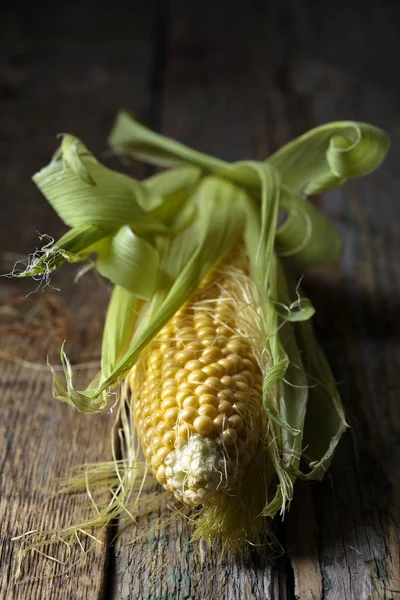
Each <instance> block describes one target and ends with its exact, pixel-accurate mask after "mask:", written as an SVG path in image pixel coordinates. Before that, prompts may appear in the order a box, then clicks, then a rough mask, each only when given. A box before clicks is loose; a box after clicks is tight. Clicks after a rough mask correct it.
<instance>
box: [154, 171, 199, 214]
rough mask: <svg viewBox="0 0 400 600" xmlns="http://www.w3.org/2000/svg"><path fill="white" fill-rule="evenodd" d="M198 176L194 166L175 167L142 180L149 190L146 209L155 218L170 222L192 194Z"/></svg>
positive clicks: (197, 181)
mask: <svg viewBox="0 0 400 600" xmlns="http://www.w3.org/2000/svg"><path fill="white" fill-rule="evenodd" d="M200 177H201V171H200V169H197V168H196V167H177V168H176V169H169V170H167V171H162V172H161V173H157V174H156V175H153V176H152V177H148V178H147V179H145V180H144V181H143V185H144V187H145V188H146V190H147V191H148V192H149V194H148V196H147V198H148V200H149V202H148V205H147V207H146V209H147V210H148V211H149V213H150V214H151V215H152V216H153V217H154V218H155V219H158V220H159V221H162V222H163V223H166V224H170V223H171V222H172V221H173V219H174V218H175V217H176V215H177V214H178V213H179V211H180V210H181V209H182V208H183V206H184V205H185V203H186V202H187V200H188V199H189V198H190V197H191V196H192V195H193V192H194V190H195V188H196V185H197V184H198V183H199V181H200Z"/></svg>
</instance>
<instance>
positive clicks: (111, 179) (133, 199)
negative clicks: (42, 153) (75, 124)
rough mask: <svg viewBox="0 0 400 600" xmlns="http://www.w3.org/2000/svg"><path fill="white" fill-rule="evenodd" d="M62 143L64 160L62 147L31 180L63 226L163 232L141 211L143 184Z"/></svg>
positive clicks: (75, 143)
mask: <svg viewBox="0 0 400 600" xmlns="http://www.w3.org/2000/svg"><path fill="white" fill-rule="evenodd" d="M65 139H67V141H68V144H67V148H68V153H67V154H66V156H64V146H63V144H62V145H61V149H60V151H59V152H58V153H57V154H56V159H55V160H54V159H53V160H52V161H51V162H50V164H49V165H48V166H47V167H45V168H44V169H42V170H41V171H39V172H38V173H36V175H34V177H33V180H34V182H35V183H36V185H37V186H38V188H39V189H40V190H41V192H42V193H43V194H44V195H45V196H46V198H47V200H48V201H49V203H50V204H51V205H52V207H53V208H54V210H55V211H56V212H57V214H58V215H59V216H60V218H61V219H62V220H63V221H64V223H66V224H67V225H69V226H70V227H77V226H78V227H80V226H97V227H100V228H107V229H109V230H112V229H115V228H117V227H120V226H121V225H126V224H127V225H130V226H131V227H132V228H133V229H134V231H135V232H136V233H138V234H143V233H157V232H163V231H165V229H166V228H165V225H164V224H163V223H161V222H159V221H157V220H156V219H154V218H153V217H151V216H150V215H149V214H148V213H146V211H145V210H144V209H143V208H142V205H144V204H145V196H146V194H148V192H147V191H146V188H145V187H144V186H143V185H142V184H140V183H139V182H138V181H135V180H134V179H132V178H131V177H128V176H127V175H123V174H120V173H117V172H115V171H112V170H111V169H107V168H106V167H104V166H103V165H101V164H100V163H99V162H97V160H96V159H95V158H94V156H93V155H92V154H90V153H89V151H88V150H87V149H86V147H85V146H84V145H83V144H82V142H80V140H78V139H77V138H73V137H72V136H65ZM71 165H72V166H71Z"/></svg>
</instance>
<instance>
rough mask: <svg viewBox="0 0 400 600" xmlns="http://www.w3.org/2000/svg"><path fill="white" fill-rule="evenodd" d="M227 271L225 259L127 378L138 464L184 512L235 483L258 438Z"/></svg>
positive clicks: (258, 405) (244, 344)
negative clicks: (144, 466)
mask: <svg viewBox="0 0 400 600" xmlns="http://www.w3.org/2000/svg"><path fill="white" fill-rule="evenodd" d="M236 262H237V260H236ZM229 263H230V264H229ZM230 266H232V258H230V260H228V263H226V262H224V263H223V265H222V267H221V268H219V269H218V268H217V269H216V270H214V272H213V273H212V274H211V276H210V277H209V278H208V279H207V280H206V281H204V282H203V284H202V286H201V287H200V288H199V290H198V291H197V292H196V293H195V294H194V296H192V298H191V299H190V300H189V301H188V302H187V303H186V304H185V305H184V306H183V307H182V308H181V309H180V310H179V311H178V312H177V313H176V314H175V316H174V317H173V319H172V320H171V321H170V322H169V323H168V324H167V325H166V326H165V327H164V328H163V329H162V330H161V332H160V333H159V335H158V336H157V337H156V338H155V340H154V341H153V342H152V344H151V345H150V348H149V349H148V351H147V352H146V353H145V355H144V356H143V357H142V358H141V359H140V361H139V363H138V364H137V365H136V366H135V367H134V368H133V369H132V372H131V375H130V387H131V390H132V396H133V410H134V417H135V422H136V426H137V430H138V435H139V439H140V440H141V444H142V448H143V451H144V454H145V456H146V460H147V462H148V464H150V466H151V469H152V471H153V473H154V474H155V476H156V478H157V480H158V482H159V483H160V484H162V485H163V486H164V487H165V488H166V489H167V490H169V491H171V492H173V493H174V494H175V496H176V498H177V499H179V500H180V501H183V502H184V503H186V504H188V505H191V506H197V505H199V504H204V503H211V502H213V501H214V500H215V499H216V497H217V495H218V494H221V493H224V492H226V491H228V490H231V489H233V488H234V487H235V486H236V485H237V484H238V483H239V482H240V481H241V479H242V477H243V474H244V473H245V471H246V468H247V467H248V465H249V463H250V462H251V461H252V459H253V458H254V456H255V454H256V452H257V448H258V445H259V440H260V434H261V426H262V418H261V414H262V374H261V370H260V367H259V364H258V361H257V359H256V356H255V354H254V352H253V350H252V348H251V345H250V343H249V342H248V341H247V339H245V337H244V336H243V335H241V334H240V333H239V332H238V330H237V321H238V318H239V315H238V303H237V302H235V301H234V300H233V295H234V293H235V292H234V290H233V284H234V281H233V280H232V273H231V271H230V269H229V267H230Z"/></svg>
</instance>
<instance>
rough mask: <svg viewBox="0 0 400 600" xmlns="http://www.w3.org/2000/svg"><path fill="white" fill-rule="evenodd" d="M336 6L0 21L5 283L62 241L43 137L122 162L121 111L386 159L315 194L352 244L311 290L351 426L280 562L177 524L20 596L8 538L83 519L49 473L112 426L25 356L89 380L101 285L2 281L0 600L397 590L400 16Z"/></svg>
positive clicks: (218, 138) (89, 280) (178, 5)
mask: <svg viewBox="0 0 400 600" xmlns="http://www.w3.org/2000/svg"><path fill="white" fill-rule="evenodd" d="M139 4H140V6H139ZM330 6H331V7H332V8H331V10H328V9H327V3H324V2H320V1H317V0H308V1H306V0H303V1H298V2H295V1H294V0H276V1H275V2H269V3H268V2H262V1H261V0H259V1H256V0H253V1H247V2H241V3H239V2H235V1H234V0H231V1H230V2H222V1H221V2H218V1H216V0H212V1H211V0H202V2H198V3H197V2H194V1H193V2H190V1H188V0H171V1H170V2H169V3H168V2H164V1H163V0H159V1H157V0H147V1H146V2H141V3H138V2H132V0H130V1H123V0H114V1H113V2H95V1H94V0H89V1H88V2H85V3H78V2H66V3H57V2H52V3H48V2H46V3H45V2H42V3H33V4H31V5H30V6H29V7H26V8H25V9H22V8H20V7H18V6H17V3H9V9H8V10H7V12H6V13H5V14H4V15H3V17H2V19H1V25H0V30H1V31H0V49H1V52H0V104H1V110H0V156H1V160H0V189H1V195H0V198H1V208H2V227H1V231H0V236H1V239H0V250H1V255H0V260H1V270H2V271H3V272H7V271H10V270H11V268H12V265H13V263H14V261H15V260H16V259H17V258H18V257H20V256H21V255H22V256H24V255H26V254H27V253H29V252H31V251H32V250H34V249H35V248H36V246H37V245H38V244H39V242H38V234H37V232H38V231H39V232H42V233H48V234H52V235H54V236H55V237H57V236H58V235H59V234H60V233H62V232H63V230H64V229H63V225H62V224H61V223H60V221H59V220H58V219H57V218H56V216H55V215H54V214H53V212H52V210H51V208H50V207H49V206H48V205H47V204H46V202H45V200H44V199H43V198H42V197H41V196H40V194H39V192H38V191H37V190H36V189H35V187H34V185H33V184H32V183H31V181H30V177H31V175H32V174H33V173H34V172H35V171H36V170H38V169H39V168H40V167H42V166H44V165H45V164H47V162H48V160H49V158H50V157H51V155H52V152H53V151H54V149H55V148H56V145H57V140H56V137H55V136H56V134H57V133H59V132H66V131H67V132H71V133H74V134H76V135H78V136H79V137H81V138H82V139H83V140H84V141H85V142H86V144H87V145H88V146H89V148H90V149H91V150H92V151H93V152H94V153H95V154H97V156H99V157H102V158H103V159H104V160H105V161H106V162H108V164H110V165H112V166H116V165H117V161H116V160H115V159H113V158H110V157H109V155H108V154H107V147H106V136H107V133H108V131H109V129H110V127H111V124H112V120H113V118H114V115H115V113H116V111H117V110H118V109H119V108H122V107H127V108H129V109H131V110H133V111H134V112H135V113H136V114H137V115H139V116H140V117H141V118H142V119H143V120H145V121H146V122H147V123H149V124H150V125H151V126H153V127H156V128H159V129H160V130H162V131H163V132H165V133H166V134H168V135H171V136H174V137H176V138H178V139H180V140H182V141H183V142H187V143H188V144H190V145H192V146H194V147H196V148H199V149H200V150H204V151H207V152H209V153H211V154H215V155H217V156H221V157H223V158H225V159H227V160H235V159H240V158H250V157H253V158H256V159H261V158H263V157H265V156H266V155H268V154H269V153H270V152H272V151H274V150H275V149H276V148H277V147H279V146H280V145H282V144H284V143H285V142H287V141H288V140H290V139H291V138H293V137H295V136H297V135H299V134H300V133H302V132H304V131H305V130H307V129H309V128H311V127H312V126H314V125H317V124H319V123H323V122H326V121H330V120H336V119H356V120H365V121H369V122H372V123H375V124H377V125H380V126H382V127H383V128H385V129H386V130H388V131H389V132H390V134H391V136H392V141H393V147H392V151H391V153H390V155H389V157H388V159H387V160H386V162H385V164H384V166H383V167H382V168H381V169H380V170H379V171H378V172H376V173H375V174H373V175H372V176H370V177H368V178H366V179H363V180H361V181H357V182H355V183H350V184H347V185H345V186H344V187H343V188H341V189H340V190H335V191H333V192H331V193H328V194H326V195H324V196H323V197H322V198H320V199H319V204H320V207H321V209H322V210H324V211H325V212H326V214H327V215H329V216H330V217H331V218H332V219H333V220H334V222H335V223H336V225H337V226H338V228H339V229H340V230H341V232H342V233H343V235H344V238H345V241H346V250H345V254H344V258H343V261H342V263H341V265H340V267H339V268H337V269H334V270H329V271H324V272H321V271H315V272H312V273H308V274H307V275H306V279H305V283H306V288H307V292H308V294H309V296H310V297H311V298H312V300H313V301H314V303H315V305H316V307H317V323H318V333H319V338H320V340H321V342H322V344H323V347H324V349H325V350H326V352H327V354H328V357H329V359H330V361H331V364H332V366H333V368H334V371H335V374H336V377H337V379H338V381H339V382H340V390H341V394H342V397H343V401H344V403H345V405H346V409H347V414H348V419H349V422H350V425H351V430H350V431H349V432H348V433H347V434H346V435H345V437H344V438H343V441H342V443H341V444H340V447H339V450H338V452H337V455H336V458H335V460H334V463H333V465H332V468H331V470H330V473H329V474H328V475H327V477H326V478H325V480H324V482H323V483H321V484H313V485H307V486H299V487H298V489H297V491H296V500H295V502H294V504H293V507H292V511H291V513H290V517H289V518H288V519H287V520H286V521H285V522H284V523H283V525H280V526H279V527H278V529H279V535H280V541H281V544H282V546H283V548H284V549H285V553H283V554H282V556H280V557H278V558H276V559H271V557H270V556H269V555H268V553H267V552H266V551H261V552H258V551H256V550H254V549H253V550H250V549H248V550H246V551H245V552H243V553H242V554H240V555H238V556H233V555H229V554H228V555H226V556H225V557H224V558H223V559H222V560H219V556H218V553H212V552H211V551H210V550H208V549H207V548H206V547H205V546H203V547H201V548H199V546H198V545H196V544H193V545H190V544H189V540H190V528H189V527H188V526H187V524H185V523H183V522H182V521H178V523H177V524H175V525H171V526H168V527H166V528H165V529H164V530H162V531H161V532H160V533H159V534H156V535H152V536H148V537H145V538H144V539H142V540H141V541H140V542H138V543H137V544H134V545H127V544H128V543H129V540H130V537H131V536H132V531H131V530H128V531H126V532H124V533H123V535H122V536H121V537H120V538H119V541H118V542H117V544H116V545H115V546H113V547H111V548H110V549H109V550H107V545H106V544H104V545H100V544H98V545H97V546H96V548H95V550H94V552H93V553H92V554H91V555H89V556H88V559H87V562H86V564H81V563H79V564H77V565H76V567H74V568H73V569H72V571H71V572H70V573H69V574H68V575H64V576H60V577H58V578H56V579H53V580H46V579H45V580H43V579H37V578H36V579H34V580H33V581H31V582H30V583H25V584H24V583H21V584H19V585H17V586H15V585H14V581H13V573H14V569H15V559H16V553H17V549H18V545H17V544H15V543H11V542H10V537H11V536H13V535H18V534H21V533H23V532H25V531H27V530H30V529H33V528H44V527H49V526H51V525H54V524H55V523H64V524H66V523H69V522H71V520H72V519H73V518H74V515H75V518H76V516H79V514H80V508H81V502H82V500H81V499H80V498H79V497H74V498H68V497H57V498H54V497H53V496H52V493H53V492H54V491H55V490H56V489H57V483H56V481H55V480H56V478H57V477H59V476H62V475H63V474H64V473H65V470H66V469H67V468H68V467H70V466H73V465H76V464H81V463H83V462H86V461H96V460H109V459H110V450H109V435H110V429H111V425H112V416H110V415H109V414H105V415H102V416H100V417H91V416H82V415H81V414H78V413H77V412H76V411H74V410H73V409H72V408H70V407H68V406H66V405H62V404H60V403H57V402H55V401H53V400H52V398H51V389H50V378H49V374H48V372H47V370H46V369H43V368H39V369H34V368H33V367H32V366H29V365H27V364H25V363H24V362H23V361H30V362H35V363H44V362H45V358H46V355H47V354H50V356H52V357H53V360H54V361H57V348H58V346H59V342H60V339H61V340H62V339H63V337H64V336H65V335H67V334H68V340H69V354H70V355H71V356H72V357H73V359H74V360H75V362H84V363H89V366H88V368H87V369H86V370H83V371H82V372H79V373H78V374H77V375H78V376H79V378H80V380H81V381H82V382H83V381H88V380H89V377H90V376H91V375H93V373H94V371H95V368H94V366H93V367H91V366H90V365H91V363H93V361H94V362H96V361H97V360H98V358H99V349H100V339H101V327H102V319H103V317H104V311H105V307H106V303H107V298H108V292H107V290H106V289H104V288H102V287H100V286H99V285H98V283H97V282H96V280H95V279H94V277H91V276H90V275H89V276H86V277H85V278H84V279H83V280H82V281H81V283H80V284H79V286H74V284H73V282H72V277H73V271H71V270H70V269H69V270H68V269H66V270H65V271H64V272H62V273H60V274H59V275H56V276H55V277H54V278H53V279H52V285H54V286H56V287H59V288H61V290H62V293H61V294H60V293H57V292H53V293H54V294H55V296H56V298H57V304H56V305H54V303H53V304H49V298H48V296H47V295H43V294H42V295H41V296H40V295H39V296H32V297H29V298H28V299H27V300H26V301H25V302H23V303H22V304H12V303H11V300H12V299H13V298H16V297H17V296H19V297H21V296H22V297H23V296H24V295H25V294H26V293H27V292H29V291H32V290H33V289H34V284H33V282H21V281H14V280H12V279H2V280H1V297H0V298H1V300H2V305H1V306H0V318H1V319H2V321H1V327H2V329H1V330H0V331H1V332H2V336H1V342H0V390H1V421H0V432H1V433H0V450H1V453H0V456H1V465H2V471H1V485H0V490H1V498H0V507H1V523H0V536H1V547H0V556H1V577H0V598H2V599H5V600H6V599H7V600H8V599H16V598H18V599H20V600H33V599H38V600H39V599H40V600H45V599H51V600H57V599H60V600H61V599H62V600H69V599H71V600H72V599H74V600H75V599H76V600H84V599H90V600H94V599H100V598H102V599H104V600H109V599H118V600H127V599H132V600H136V599H139V600H156V599H157V600H161V599H162V600H181V599H182V600H183V599H187V600H189V599H191V600H200V599H201V600H206V599H207V600H208V599H223V598H227V599H231V600H239V599H240V600H250V599H251V600H256V599H257V600H264V599H274V600H275V599H282V600H288V599H292V598H301V599H302V600H311V599H319V598H325V599H327V600H344V599H352V600H367V598H373V599H378V598H379V599H386V600H388V599H389V598H393V599H394V600H395V598H400V565H399V537H398V528H397V525H398V523H399V519H398V510H397V509H398V506H397V505H396V499H398V494H397V493H396V492H399V488H400V486H399V481H400V479H399V476H400V472H399V471H400V410H399V389H400V380H399V372H400V352H399V336H400V328H399V325H400V319H399V309H400V300H399V299H400V289H399V281H400V262H399V256H400V246H399V242H400V236H399V230H400V228H399V223H400V208H399V206H400V203H399V202H398V197H397V196H398V195H399V193H400V168H399V150H398V148H399V147H398V142H399V139H400V114H399V90H400V85H399V78H398V43H397V40H398V31H399V25H400V4H399V3H397V2H393V1H392V2H390V1H388V0H386V1H385V0H370V1H369V2H365V1H364V2H361V1H360V2H358V1H355V2H346V1H345V0H338V1H337V2H334V3H330ZM3 10H4V9H3ZM146 173H148V171H147V170H146V168H143V167H141V166H138V167H136V168H135V169H134V174H135V175H137V176H143V175H145V174H146ZM48 291H49V290H47V292H48ZM50 291H51V290H50ZM28 304H29V310H30V312H29V311H28V314H30V315H31V317H32V315H34V316H33V317H32V319H33V324H32V323H31V325H30V326H29V327H26V322H25V325H24V323H23V322H22V321H21V320H18V318H17V315H18V314H19V313H20V312H21V310H22V309H24V310H25V309H26V307H27V306H28ZM33 310H36V313H33V312H32V311H33ZM65 311H67V313H68V314H67V315H66V314H65ZM25 312H26V311H25ZM35 319H36V321H35ZM10 323H11V325H10ZM35 323H36V325H35ZM38 323H39V325H38ZM49 324H50V325H51V326H52V331H53V333H51V331H50V330H49V329H46V327H48V326H49ZM15 357H17V359H16V358H15ZM165 510H166V511H167V509H165ZM166 514H167V513H166ZM106 537H107V536H106V535H103V537H102V540H103V541H104V542H106ZM48 562H49V561H46V559H44V558H43V559H42V558H40V557H38V556H36V558H35V559H34V561H33V562H32V563H27V564H26V565H25V570H24V573H26V569H27V568H28V569H29V573H30V575H31V576H32V575H34V576H36V577H39V576H40V575H43V574H44V575H46V574H47V573H48Z"/></svg>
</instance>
